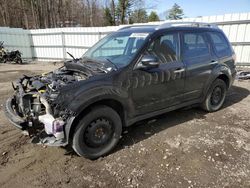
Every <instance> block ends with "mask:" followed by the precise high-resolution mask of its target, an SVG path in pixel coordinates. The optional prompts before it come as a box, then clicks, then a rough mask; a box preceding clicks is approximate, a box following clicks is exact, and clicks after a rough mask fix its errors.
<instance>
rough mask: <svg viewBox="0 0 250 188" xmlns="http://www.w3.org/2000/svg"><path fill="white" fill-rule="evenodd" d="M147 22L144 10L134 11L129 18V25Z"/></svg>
mask: <svg viewBox="0 0 250 188" xmlns="http://www.w3.org/2000/svg"><path fill="white" fill-rule="evenodd" d="M146 22H148V15H147V12H146V10H145V9H138V10H134V11H133V12H132V14H131V15H130V17H129V23H130V24H132V23H146Z"/></svg>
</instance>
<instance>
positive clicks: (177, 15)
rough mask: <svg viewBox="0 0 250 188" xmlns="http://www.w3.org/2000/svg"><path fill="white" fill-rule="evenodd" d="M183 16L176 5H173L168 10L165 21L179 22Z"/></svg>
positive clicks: (180, 9) (181, 10)
mask: <svg viewBox="0 0 250 188" xmlns="http://www.w3.org/2000/svg"><path fill="white" fill-rule="evenodd" d="M183 16H184V13H183V9H182V8H181V7H180V6H179V5H178V4H176V3H175V4H174V5H173V7H172V8H171V9H170V10H168V14H167V16H166V19H167V20H180V19H182V18H183Z"/></svg>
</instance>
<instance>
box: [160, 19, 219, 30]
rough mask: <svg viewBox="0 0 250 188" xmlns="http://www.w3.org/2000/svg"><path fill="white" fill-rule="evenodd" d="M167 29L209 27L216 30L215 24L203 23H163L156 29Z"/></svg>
mask: <svg viewBox="0 0 250 188" xmlns="http://www.w3.org/2000/svg"><path fill="white" fill-rule="evenodd" d="M169 27H210V28H217V29H218V26H217V25H216V24H212V23H203V22H182V21H181V22H165V23H163V24H161V25H159V26H158V27H157V28H156V29H164V28H169Z"/></svg>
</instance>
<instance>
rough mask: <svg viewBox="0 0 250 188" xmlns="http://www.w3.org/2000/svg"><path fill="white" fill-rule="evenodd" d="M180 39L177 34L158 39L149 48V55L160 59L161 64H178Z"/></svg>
mask: <svg viewBox="0 0 250 188" xmlns="http://www.w3.org/2000/svg"><path fill="white" fill-rule="evenodd" d="M178 41H179V37H178V34H177V33H174V34H166V35H162V36H160V37H158V38H156V39H155V40H154V41H153V42H152V43H151V44H150V46H149V47H148V49H147V53H149V54H151V55H154V56H156V57H157V58H158V60H159V61H160V63H171V62H176V61H177V57H178V46H179V42H178Z"/></svg>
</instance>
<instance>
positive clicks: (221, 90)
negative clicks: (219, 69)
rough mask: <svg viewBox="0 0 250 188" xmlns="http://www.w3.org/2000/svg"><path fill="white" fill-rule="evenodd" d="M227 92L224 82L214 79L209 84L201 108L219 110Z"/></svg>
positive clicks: (212, 110) (211, 110) (210, 110)
mask: <svg viewBox="0 0 250 188" xmlns="http://www.w3.org/2000/svg"><path fill="white" fill-rule="evenodd" d="M226 93H227V86H226V83H225V82H224V81H223V80H221V79H216V80H215V81H214V82H213V83H212V84H211V86H210V88H209V90H208V92H207V95H206V98H205V100H204V101H203V102H202V108H203V109H204V110H205V111H207V112H215V111H217V110H219V109H220V108H221V107H222V106H223V103H224V101H225V98H226Z"/></svg>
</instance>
